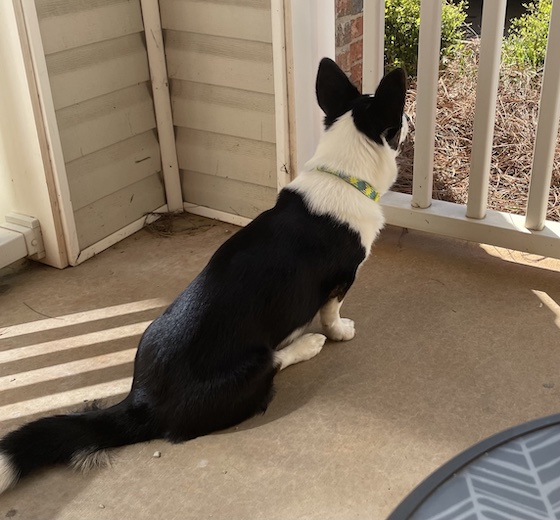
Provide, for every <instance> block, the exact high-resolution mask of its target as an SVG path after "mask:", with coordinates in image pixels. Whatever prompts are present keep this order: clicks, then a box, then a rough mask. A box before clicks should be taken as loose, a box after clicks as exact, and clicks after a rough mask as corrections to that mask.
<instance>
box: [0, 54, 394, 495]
mask: <svg viewBox="0 0 560 520" xmlns="http://www.w3.org/2000/svg"><path fill="white" fill-rule="evenodd" d="M340 74H342V76H343V78H342V79H341V78H340ZM335 76H339V77H338V79H337V78H336V77H335ZM396 76H401V74H400V73H397V74H396ZM333 78H334V79H333ZM395 82H396V83H395ZM393 83H395V85H396V86H395V85H393ZM349 85H350V87H349ZM386 87H387V88H388V89H389V90H390V89H398V92H397V94H395V95H396V97H397V98H398V100H399V101H398V102H397V105H396V106H393V108H391V107H389V106H384V107H383V109H380V110H379V111H378V112H381V116H380V115H379V113H378V112H376V111H375V110H374V108H375V107H374V105H375V104H376V103H377V101H375V99H374V98H372V97H369V96H360V95H359V93H358V91H357V90H356V89H355V87H353V86H352V85H351V84H350V82H349V81H348V80H347V79H346V77H345V76H344V74H343V73H342V72H341V71H340V69H338V67H336V65H334V63H333V62H332V61H330V60H324V61H323V62H322V63H321V66H320V69H319V74H318V81H317V95H318V99H319V103H320V105H321V107H322V108H323V109H324V110H325V112H326V118H327V125H329V124H332V123H333V122H334V121H335V120H336V118H337V117H339V116H340V115H342V114H343V113H344V112H346V111H347V110H349V109H352V107H354V108H355V107H358V108H355V110H354V118H355V120H356V123H357V126H358V127H359V128H360V129H362V131H365V133H367V134H368V135H369V134H370V133H371V135H370V136H369V137H370V138H371V139H373V140H375V141H376V142H377V141H378V140H381V137H380V136H381V135H383V132H386V131H387V130H388V129H392V128H397V130H398V129H399V125H400V120H401V117H402V108H403V107H402V105H403V103H404V94H403V92H402V91H403V79H402V77H400V79H399V78H398V77H397V78H396V79H395V81H394V82H388V83H387V85H386ZM345 90H346V91H347V92H346V94H345V93H344V91H345ZM386 95H387V99H391V98H392V94H391V92H388V93H387V94H386ZM360 103H361V105H360ZM360 106H362V109H360V108H359V107H360ZM372 107H373V108H372ZM385 112H387V114H388V115H387V116H385V115H384V114H385ZM376 114H377V115H376ZM368 117H369V119H371V118H373V119H375V123H371V122H369V123H368ZM325 175H327V174H325ZM360 196H361V195H360ZM370 202H371V201H370ZM371 203H372V204H373V202H371ZM365 256H366V250H365V248H364V246H363V244H362V242H361V240H360V235H359V234H358V233H357V232H356V231H355V230H352V229H351V228H350V227H349V226H348V225H347V224H345V223H342V222H340V221H339V220H337V218H336V215H317V214H314V213H312V212H311V211H310V209H309V208H308V206H307V204H306V202H305V200H304V198H303V197H302V196H301V194H299V193H297V192H296V191H293V190H291V189H290V187H289V186H288V187H287V188H285V189H284V190H282V192H281V193H280V195H279V197H278V201H277V204H276V205H275V206H274V208H272V209H271V210H269V211H266V212H264V213H263V214H261V215H260V216H259V217H257V218H256V219H255V220H254V221H253V222H252V223H250V224H249V225H248V226H247V227H245V228H244V229H242V230H240V231H239V232H238V233H236V234H235V235H234V236H232V237H231V238H230V239H229V240H228V241H227V242H225V243H224V244H223V245H222V246H221V247H220V248H219V249H218V250H217V251H216V253H215V254H214V255H213V257H212V258H211V260H210V262H209V263H208V265H207V266H206V267H205V268H204V270H203V271H202V272H201V273H200V274H199V275H198V276H197V277H196V278H195V280H194V281H193V282H192V283H191V284H190V285H189V286H188V287H187V288H186V289H185V290H184V291H183V292H182V293H181V294H180V295H179V296H178V298H177V299H176V300H175V302H174V303H172V304H171V306H170V307H169V308H168V309H167V310H166V311H165V312H164V313H163V314H162V315H161V316H160V317H159V318H157V319H156V320H155V321H154V322H153V323H152V324H151V325H150V326H149V327H148V328H147V330H146V331H145V333H144V335H143V336H142V339H141V341H140V344H139V347H138V352H137V355H136V359H135V364H134V379H133V383H132V389H131V391H130V394H129V395H128V396H127V397H126V398H125V399H124V400H123V401H122V402H121V403H119V404H117V405H115V406H113V407H111V408H108V409H105V410H90V411H86V412H83V413H74V414H69V415H58V416H54V417H47V418H44V419H39V420H37V421H35V422H32V423H30V424H27V425H25V426H23V427H22V428H20V429H19V430H16V431H13V432H11V433H9V434H8V435H7V436H6V437H4V438H3V439H2V440H1V441H0V455H2V456H3V457H4V462H6V461H8V463H9V467H10V469H11V470H13V472H14V479H13V480H17V478H19V477H24V476H25V475H27V474H29V473H30V472H32V471H33V470H35V469H37V468H40V467H43V466H46V465H51V464H58V463H67V464H68V463H70V464H71V463H77V462H78V463H79V461H80V460H81V459H83V458H84V457H87V456H89V455H91V454H94V453H95V452H97V451H99V450H103V449H106V448H114V447H118V446H123V445H127V444H132V443H136V442H142V441H148V440H151V439H156V438H163V439H167V440H169V441H171V442H181V441H185V440H188V439H192V438H195V437H197V436H200V435H205V434H208V433H210V432H213V431H216V430H220V429H224V428H227V427H230V426H232V425H235V424H237V423H239V422H241V421H243V420H245V419H247V418H249V417H251V416H253V415H255V414H258V413H262V412H264V411H265V410H266V408H267V406H268V404H269V402H270V400H271V398H272V395H273V378H274V376H275V374H276V373H277V371H278V368H279V367H278V362H277V361H276V360H275V352H276V350H275V349H276V348H277V347H278V346H279V345H280V344H281V343H282V341H283V340H285V339H286V338H287V337H288V336H290V334H292V333H293V332H294V331H295V330H296V329H299V328H301V327H303V326H305V325H306V324H308V323H309V322H310V321H311V320H312V319H313V317H314V316H315V315H316V314H317V313H318V311H319V310H320V308H321V307H322V306H323V305H325V303H326V302H327V301H329V300H330V299H332V298H339V299H342V297H343V296H344V294H345V293H346V291H347V290H348V289H349V288H350V286H351V285H352V283H353V282H354V278H355V276H356V271H357V269H358V267H359V265H360V264H361V262H362V261H363V260H364V259H365ZM0 462H1V461H0ZM0 469H1V468H0ZM0 487H1V486H0Z"/></svg>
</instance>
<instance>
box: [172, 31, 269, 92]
mask: <svg viewBox="0 0 560 520" xmlns="http://www.w3.org/2000/svg"><path fill="white" fill-rule="evenodd" d="M165 40H166V54H167V69H168V72H169V77H170V78H172V79H181V80H185V81H195V82H198V83H207V84H210V85H220V86H225V87H233V88H237V89H243V90H251V91H254V92H264V93H266V94H274V82H273V68H272V45H271V44H268V43H262V42H250V41H245V40H238V39H233V38H222V37H218V36H207V35H204V34H194V33H187V32H178V31H166V32H165Z"/></svg>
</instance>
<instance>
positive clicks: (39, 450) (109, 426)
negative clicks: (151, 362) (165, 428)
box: [0, 396, 159, 493]
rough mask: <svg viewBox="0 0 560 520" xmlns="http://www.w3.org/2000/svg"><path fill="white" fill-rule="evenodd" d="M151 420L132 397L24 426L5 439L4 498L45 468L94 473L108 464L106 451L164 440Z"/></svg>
mask: <svg viewBox="0 0 560 520" xmlns="http://www.w3.org/2000/svg"><path fill="white" fill-rule="evenodd" d="M129 397H130V396H129ZM150 415H151V414H150V413H149V410H148V408H147V406H145V405H140V406H137V405H133V404H132V403H131V402H130V400H129V399H128V398H127V399H125V400H124V401H122V402H120V403H119V404H116V405H115V406H112V407H111V408H107V409H105V410H102V409H96V410H89V411H85V412H81V413H73V414H68V415H55V416H53V417H45V418H43V419H39V420H37V421H33V422H31V423H29V424H26V425H24V426H22V427H21V428H19V429H18V430H15V431H13V432H11V433H9V434H8V435H6V436H5V437H4V438H3V439H2V440H0V493H2V492H3V491H5V490H6V489H8V488H9V487H11V486H13V485H14V484H15V483H16V482H17V481H18V480H19V479H20V478H22V477H25V476H26V475H28V474H29V473H31V472H33V471H35V470H37V469H39V468H42V467H44V466H50V465H53V464H68V465H70V466H73V467H75V468H77V469H81V470H88V469H90V468H92V467H95V466H100V465H105V464H107V463H108V462H109V457H108V454H107V453H106V452H104V451H103V450H105V449H107V448H116V447H119V446H125V445H127V444H134V443H137V442H144V441H148V440H152V439H155V438H157V437H158V436H159V435H158V434H157V430H156V428H155V425H154V422H153V419H151V417H150Z"/></svg>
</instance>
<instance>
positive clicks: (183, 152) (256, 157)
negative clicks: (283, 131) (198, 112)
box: [177, 127, 276, 187]
mask: <svg viewBox="0 0 560 520" xmlns="http://www.w3.org/2000/svg"><path fill="white" fill-rule="evenodd" d="M177 155H178V158H179V168H181V169H184V170H189V171H196V172H200V173H205V174H208V175H215V176H216V177H221V178H226V179H236V180H239V181H243V182H250V183H252V184H259V185H262V186H269V187H275V186H276V146H275V145H274V144H271V143H265V142H262V141H254V140H251V139H244V138H241V137H233V136H229V135H223V134H213V133H210V132H204V131H199V130H192V129H189V128H183V127H179V128H177Z"/></svg>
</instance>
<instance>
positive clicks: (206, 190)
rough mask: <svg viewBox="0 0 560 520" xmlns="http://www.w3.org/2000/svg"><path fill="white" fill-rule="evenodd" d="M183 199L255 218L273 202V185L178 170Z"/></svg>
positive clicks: (275, 194)
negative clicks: (270, 186)
mask: <svg viewBox="0 0 560 520" xmlns="http://www.w3.org/2000/svg"><path fill="white" fill-rule="evenodd" d="M181 185H182V189H183V199H184V200H185V201H186V202H190V203H192V204H198V205H200V206H206V207H208V208H213V209H217V210H220V211H224V212H226V213H230V214H233V215H241V216H242V217H247V218H255V217H256V216H257V215H259V214H260V213H262V212H263V211H265V210H267V209H269V208H271V207H272V206H274V204H275V202H276V197H277V192H276V189H274V188H269V187H266V186H258V185H256V184H249V183H246V182H239V181H236V180H233V179H224V178H221V177H216V176H214V175H205V174H203V173H198V172H193V171H185V170H181Z"/></svg>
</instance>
